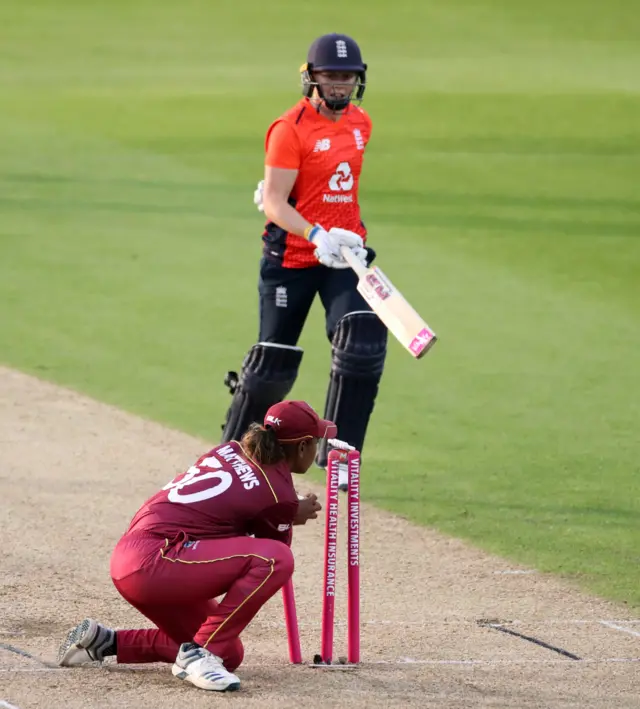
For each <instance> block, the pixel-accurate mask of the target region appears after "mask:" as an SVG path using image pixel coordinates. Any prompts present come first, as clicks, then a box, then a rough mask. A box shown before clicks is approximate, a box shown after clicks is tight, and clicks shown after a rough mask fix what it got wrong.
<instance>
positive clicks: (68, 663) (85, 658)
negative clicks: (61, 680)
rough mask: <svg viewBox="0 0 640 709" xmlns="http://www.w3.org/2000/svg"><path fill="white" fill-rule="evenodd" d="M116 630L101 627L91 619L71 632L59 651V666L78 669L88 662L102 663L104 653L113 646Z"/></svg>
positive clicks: (84, 621) (87, 619)
mask: <svg viewBox="0 0 640 709" xmlns="http://www.w3.org/2000/svg"><path fill="white" fill-rule="evenodd" d="M114 639H115V630H112V629H111V628H106V627H105V626H104V625H100V623H97V622H96V621H95V620H91V618H85V619H84V620H83V621H82V623H79V624H78V625H76V627H75V628H73V630H70V631H69V633H68V635H67V637H66V639H65V640H64V642H63V643H62V645H60V649H59V650H58V664H59V665H60V666H61V667H78V666H80V665H85V664H87V663H88V662H102V661H103V660H104V652H105V650H107V649H108V648H110V646H111V645H112V644H113V641H114Z"/></svg>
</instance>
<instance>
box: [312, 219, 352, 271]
mask: <svg viewBox="0 0 640 709" xmlns="http://www.w3.org/2000/svg"><path fill="white" fill-rule="evenodd" d="M305 236H306V237H307V239H308V240H309V241H310V242H311V243H312V244H313V245H314V246H315V247H316V249H315V252H314V253H315V257H316V258H317V259H318V261H320V263H321V264H322V265H323V266H326V267H327V268H349V264H348V263H347V262H346V261H345V260H344V257H343V256H342V254H341V253H340V247H342V246H346V247H347V248H350V249H354V250H355V249H358V250H359V251H360V250H363V251H364V249H363V245H362V237H360V236H359V235H358V234H356V233H355V232H353V231H347V230H346V229H336V228H334V229H331V230H330V231H326V230H325V229H323V228H322V227H321V226H320V225H319V224H316V225H315V226H312V227H308V228H307V230H306V231H305ZM365 255H366V251H365ZM358 258H360V256H358Z"/></svg>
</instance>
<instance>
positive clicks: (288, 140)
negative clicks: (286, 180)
mask: <svg viewBox="0 0 640 709" xmlns="http://www.w3.org/2000/svg"><path fill="white" fill-rule="evenodd" d="M266 151H267V154H266V157H265V161H264V163H265V165H268V166H269V167H280V168H283V169H285V170H298V169H300V163H301V161H302V149H301V145H300V139H299V138H298V134H297V133H296V130H295V128H294V127H293V126H292V125H290V124H289V123H287V122H286V121H278V122H277V123H274V125H272V126H271V128H270V129H269V131H268V133H267V138H266Z"/></svg>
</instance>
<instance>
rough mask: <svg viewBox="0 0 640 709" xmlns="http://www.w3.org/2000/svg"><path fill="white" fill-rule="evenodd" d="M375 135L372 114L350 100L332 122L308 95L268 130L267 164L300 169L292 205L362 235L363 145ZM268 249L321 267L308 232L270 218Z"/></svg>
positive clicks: (271, 255) (289, 260)
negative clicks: (288, 229)
mask: <svg viewBox="0 0 640 709" xmlns="http://www.w3.org/2000/svg"><path fill="white" fill-rule="evenodd" d="M370 135H371V119H370V118H369V116H368V115H367V113H366V112H365V111H363V110H362V109H361V108H359V107H358V106H353V105H350V106H349V107H348V109H347V110H346V111H345V112H344V113H343V114H342V116H341V117H340V120H338V121H332V120H330V119H329V118H326V117H325V116H323V115H322V114H321V113H318V111H317V110H316V109H315V108H314V107H313V105H312V104H311V103H310V101H309V99H307V98H304V99H302V100H301V101H299V102H298V103H297V104H296V105H295V106H294V107H293V108H291V109H289V110H288V111H287V112H286V113H284V114H283V115H282V116H280V118H278V119H276V120H275V121H274V122H273V123H272V124H271V125H270V126H269V130H268V131H267V136H266V140H265V149H266V157H265V164H266V165H268V166H270V167H279V168H285V169H290V170H294V169H295V170H298V176H297V179H296V182H295V184H294V186H293V190H292V191H291V195H290V197H289V204H291V206H293V207H294V208H295V209H296V210H297V211H298V212H300V214H301V215H302V216H303V217H304V218H305V219H307V221H309V222H311V224H320V226H322V227H323V228H324V229H327V230H329V229H331V228H332V227H340V228H341V229H349V230H350V231H354V232H356V233H357V234H360V236H362V238H363V239H365V240H366V235H367V231H366V229H365V226H364V224H363V223H362V220H361V219H360V205H359V204H358V183H359V180H360V172H361V171H362V160H363V157H364V149H365V146H366V145H367V143H368V142H369V137H370ZM262 240H263V242H264V254H265V256H266V257H267V258H268V259H270V260H276V261H278V262H280V263H281V264H282V265H283V266H285V267H288V268H306V267H308V266H317V265H319V264H318V260H317V259H316V257H315V256H314V255H313V252H314V249H315V247H314V246H313V244H311V243H309V242H308V241H307V240H306V239H305V238H304V237H302V236H297V235H296V234H290V233H288V232H286V231H285V230H284V229H282V228H281V227H279V226H278V225H277V224H274V223H273V222H268V223H267V224H266V227H265V231H264V233H263V235H262Z"/></svg>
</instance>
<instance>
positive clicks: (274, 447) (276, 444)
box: [240, 423, 296, 465]
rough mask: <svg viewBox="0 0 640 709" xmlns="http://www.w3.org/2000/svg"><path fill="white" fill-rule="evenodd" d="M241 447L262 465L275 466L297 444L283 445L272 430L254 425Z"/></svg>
mask: <svg viewBox="0 0 640 709" xmlns="http://www.w3.org/2000/svg"><path fill="white" fill-rule="evenodd" d="M240 445H241V446H242V447H243V448H244V450H245V451H246V452H247V454H248V455H249V456H251V458H253V459H254V460H255V461H256V463H259V464H260V465H274V464H275V463H279V462H280V461H281V460H284V459H285V458H286V457H287V455H288V454H289V453H290V452H291V451H292V450H293V449H294V448H295V447H296V444H295V443H294V444H285V445H282V444H281V443H280V441H278V438H277V436H276V432H275V431H274V430H273V429H272V428H265V427H264V426H262V425H261V424H259V423H252V424H251V425H250V426H249V429H248V430H247V432H246V433H245V434H244V436H242V439H241V440H240Z"/></svg>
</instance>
